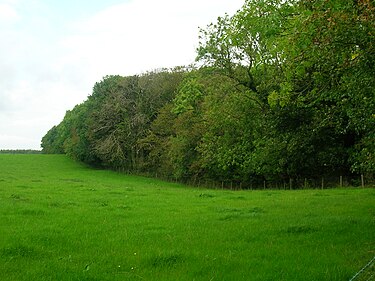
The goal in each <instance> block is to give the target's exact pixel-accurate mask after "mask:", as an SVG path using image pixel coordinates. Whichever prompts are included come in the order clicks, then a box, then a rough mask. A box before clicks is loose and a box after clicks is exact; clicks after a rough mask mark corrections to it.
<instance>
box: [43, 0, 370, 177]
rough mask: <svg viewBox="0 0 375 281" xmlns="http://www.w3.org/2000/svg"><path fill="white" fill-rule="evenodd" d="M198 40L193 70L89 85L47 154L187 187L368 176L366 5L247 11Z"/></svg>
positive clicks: (337, 2) (250, 1)
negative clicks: (192, 183)
mask: <svg viewBox="0 0 375 281" xmlns="http://www.w3.org/2000/svg"><path fill="white" fill-rule="evenodd" d="M199 40H200V43H199V47H198V49H197V63H196V64H195V66H189V67H178V68H174V69H160V70H157V71H151V72H148V73H143V74H140V75H134V76H127V77H122V76H107V77H104V78H103V80H102V81H100V82H97V83H96V84H95V86H94V88H93V92H92V94H91V95H90V96H89V97H88V99H87V100H86V101H85V102H83V103H82V104H79V105H77V106H76V107H74V109H72V110H70V111H67V112H66V115H65V117H64V119H63V121H62V122H61V123H60V124H59V125H57V126H54V127H53V128H51V129H50V130H49V131H48V133H47V134H46V135H45V136H44V137H43V139H42V148H43V152H44V153H66V154H68V155H69V156H71V157H73V158H75V159H77V160H79V161H83V162H86V163H88V164H91V165H94V166H101V167H106V168H111V169H116V170H125V171H130V172H136V173H142V172H149V173H155V174H158V175H160V176H165V177H174V178H176V179H189V180H195V179H210V180H217V181H227V180H231V181H238V182H254V181H258V182H263V181H264V180H288V181H289V179H296V180H298V179H304V178H313V177H317V176H319V177H321V176H323V175H327V176H336V175H337V176H340V175H349V174H352V173H357V174H362V173H365V174H367V175H373V173H374V171H375V5H374V2H373V1H371V0H349V1H341V0H332V1H326V0H299V1H298V0H294V1H293V0H289V1H285V0H272V1H269V0H246V1H245V3H244V5H243V6H242V8H241V9H240V10H239V11H238V12H237V13H235V14H234V15H232V16H229V15H224V16H222V17H219V18H218V19H217V21H216V22H215V23H212V24H210V25H208V26H207V27H205V28H201V29H200V31H199Z"/></svg>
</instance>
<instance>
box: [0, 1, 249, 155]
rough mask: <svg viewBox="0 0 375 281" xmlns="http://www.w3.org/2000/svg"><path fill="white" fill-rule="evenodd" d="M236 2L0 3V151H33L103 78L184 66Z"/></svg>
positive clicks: (237, 7)
mask: <svg viewBox="0 0 375 281" xmlns="http://www.w3.org/2000/svg"><path fill="white" fill-rule="evenodd" d="M243 3H244V0H157V1H156V0H0V38H1V39H0V40H1V41H0V42H1V43H0V149H40V143H41V139H42V137H43V136H44V135H45V134H46V133H47V131H48V130H49V129H50V128H52V127H53V126H54V125H57V124H59V123H60V122H61V121H62V119H63V117H64V115H65V112H66V111H67V110H70V109H72V108H73V107H74V106H75V105H76V104H79V103H81V102H83V101H84V100H86V99H87V97H88V96H89V95H90V94H91V91H92V88H93V86H94V84H95V82H98V81H100V80H102V78H103V77H104V76H106V75H122V76H127V75H135V74H140V73H143V72H146V71H151V70H154V69H158V68H163V67H167V68H169V67H175V66H182V65H189V64H191V63H193V62H194V60H195V57H196V53H195V50H196V48H197V47H198V31H199V29H198V27H205V26H207V25H208V24H209V23H211V22H215V21H216V19H217V17H218V16H223V15H224V14H225V13H228V14H230V15H232V14H234V13H235V12H236V11H237V10H238V9H240V8H241V6H242V4H243Z"/></svg>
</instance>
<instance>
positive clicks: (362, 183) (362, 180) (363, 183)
mask: <svg viewBox="0 0 375 281" xmlns="http://www.w3.org/2000/svg"><path fill="white" fill-rule="evenodd" d="M361 186H362V188H364V187H365V177H364V175H363V174H361Z"/></svg>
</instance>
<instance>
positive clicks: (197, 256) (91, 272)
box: [0, 155, 375, 281]
mask: <svg viewBox="0 0 375 281" xmlns="http://www.w3.org/2000/svg"><path fill="white" fill-rule="evenodd" d="M374 249H375V190H374V189H354V188H353V189H333V190H300V191H275V190H271V191H223V190H208V189H195V188H194V189H193V188H187V187H184V186H182V185H178V184H171V183H165V182H162V181H157V180H153V179H148V178H143V177H136V176H127V175H122V174H118V173H115V172H111V171H102V170H94V169H89V168H87V167H85V166H84V165H81V164H78V163H75V162H73V161H71V160H69V159H68V158H66V157H65V156H57V155H0V280H2V281H6V280H28V281H30V280H38V281H39V280H59V281H63V280H87V281H88V280H91V281H94V280H98V281H99V280H100V281H103V280H108V281H115V280H190V281H192V280H207V281H209V280H236V281H237V280H288V281H289V280H349V279H350V278H351V277H352V276H353V275H354V274H355V273H356V272H357V271H358V270H359V269H360V268H361V267H362V266H364V265H365V264H366V263H367V262H368V261H369V260H371V259H372V257H373V256H374V255H375V253H374Z"/></svg>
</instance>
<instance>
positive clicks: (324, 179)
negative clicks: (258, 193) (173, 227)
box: [142, 173, 375, 190]
mask: <svg viewBox="0 0 375 281" xmlns="http://www.w3.org/2000/svg"><path fill="white" fill-rule="evenodd" d="M142 175H144V176H148V177H153V178H158V179H161V180H165V181H169V182H175V183H181V184H185V185H188V186H192V187H202V188H213V189H229V190H248V189H254V190H261V189H280V190H281V189H283V190H293V189H330V188H344V187H358V188H365V187H370V188H371V187H375V177H374V176H373V175H363V174H361V175H346V176H321V177H315V178H303V177H298V178H285V179H277V180H266V179H260V178H253V179H249V180H246V181H242V180H219V179H217V180H215V179H207V178H198V177H196V178H194V177H193V178H192V177H182V178H176V177H171V176H169V177H167V176H160V175H158V174H149V173H146V174H145V173H143V174H142Z"/></svg>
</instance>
